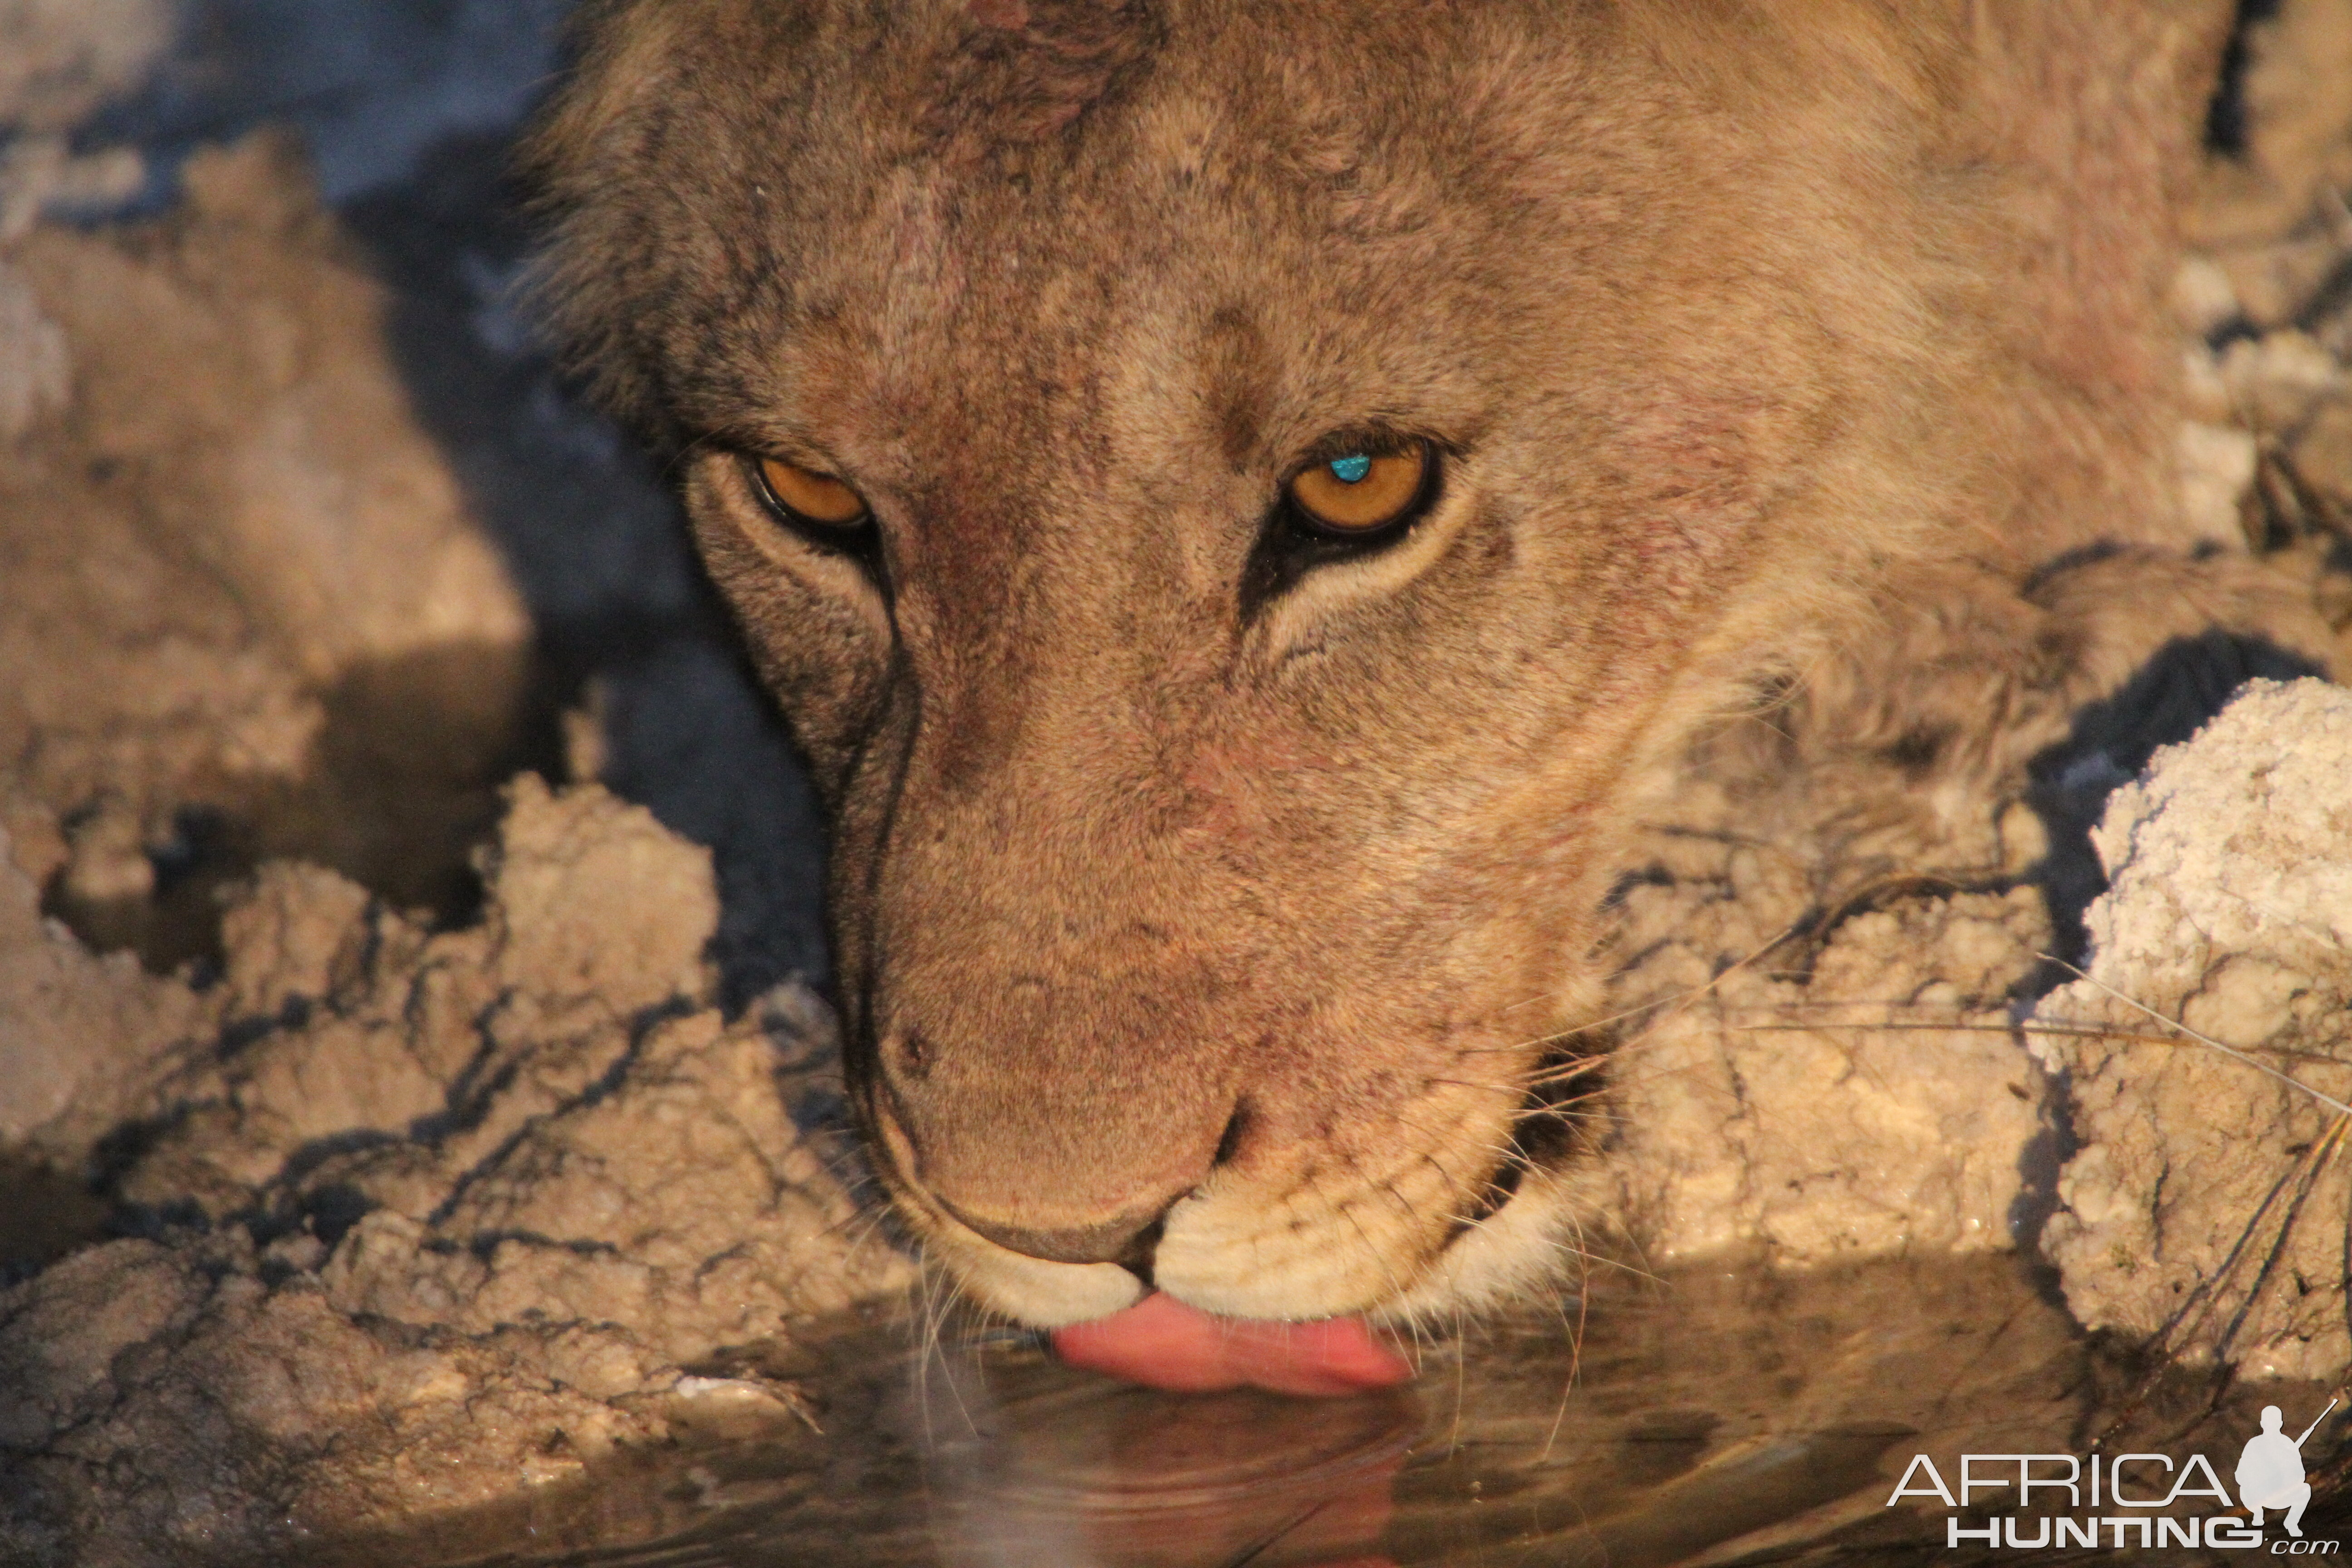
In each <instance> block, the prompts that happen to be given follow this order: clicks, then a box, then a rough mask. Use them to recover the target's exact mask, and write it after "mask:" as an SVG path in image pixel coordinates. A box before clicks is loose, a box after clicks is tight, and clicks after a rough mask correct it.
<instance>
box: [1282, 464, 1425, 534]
mask: <svg viewBox="0 0 2352 1568" xmlns="http://www.w3.org/2000/svg"><path fill="white" fill-rule="evenodd" d="M1429 462H1430V458H1429V445H1428V443H1427V442H1424V441H1415V442H1413V443H1412V445H1411V446H1409V447H1405V448H1404V449H1403V450H1402V451H1398V452H1381V453H1374V452H1349V453H1345V454H1343V455H1341V456H1339V457H1337V458H1331V459H1329V460H1328V461H1327V462H1321V463H1318V464H1316V465H1315V466H1314V467H1313V468H1308V469H1307V470H1306V471H1305V472H1303V473H1301V474H1300V475H1299V476H1298V477H1297V479H1293V480H1291V481H1290V499H1291V500H1293V501H1295V502H1297V505H1298V509H1299V510H1301V511H1303V512H1305V513H1306V514H1307V521H1310V522H1313V523H1315V524H1316V525H1317V526H1318V527H1320V528H1323V529H1325V530H1327V531H1329V532H1332V533H1339V534H1351V533H1370V532H1371V531H1374V530H1375V529H1381V528H1386V527H1387V526H1388V525H1389V524H1390V523H1392V522H1394V521H1397V520H1398V519H1399V518H1401V517H1402V516H1404V515H1405V513H1406V512H1408V511H1410V510H1412V506H1413V503H1414V502H1416V501H1418V500H1421V499H1422V493H1423V489H1425V488H1426V486H1427V482H1428V479H1429Z"/></svg>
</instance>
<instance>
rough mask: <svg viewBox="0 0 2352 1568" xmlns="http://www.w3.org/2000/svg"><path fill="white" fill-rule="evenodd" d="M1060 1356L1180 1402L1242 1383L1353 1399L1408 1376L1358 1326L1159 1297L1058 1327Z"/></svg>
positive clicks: (1401, 1362) (1404, 1366)
mask: <svg viewBox="0 0 2352 1568" xmlns="http://www.w3.org/2000/svg"><path fill="white" fill-rule="evenodd" d="M1054 1351H1055V1354H1057V1355H1059V1356H1060V1357H1061V1358H1062V1359H1063V1360H1064V1361H1066V1362H1067V1363H1070V1364H1071V1365H1072V1366H1083V1367H1087V1368H1090V1369H1091V1370H1093V1371H1096V1372H1104V1373H1109V1374H1110V1375H1111V1376H1113V1377H1123V1378H1126V1379H1127V1380H1128V1381H1129V1382H1130V1383H1140V1384H1148V1385H1149V1386H1150V1387H1153V1388H1167V1389H1173V1390H1176V1391H1177V1392H1179V1393H1183V1394H1206V1393H1208V1392H1210V1391H1211V1390H1213V1389H1219V1388H1236V1387H1239V1386H1240V1385H1241V1384H1255V1385H1256V1386H1257V1387H1259V1388H1266V1389H1272V1390H1273V1391H1274V1392H1275V1393H1276V1394H1355V1393H1358V1392H1360V1391H1361V1390H1363V1389H1367V1388H1386V1387H1388V1386H1389V1385H1390V1384H1397V1383H1402V1382H1403V1381H1404V1380H1405V1379H1407V1378H1409V1377H1411V1376H1412V1365H1411V1364H1410V1363H1407V1362H1406V1361H1405V1359H1404V1357H1402V1356H1401V1355H1399V1354H1398V1353H1397V1352H1395V1351H1393V1350H1391V1349H1390V1348H1389V1347H1388V1346H1387V1345H1385V1344H1383V1343H1381V1342H1380V1341H1379V1340H1377V1339H1375V1338H1374V1337H1373V1336H1372V1331H1371V1330H1370V1328H1368V1327H1366V1326H1365V1324H1364V1321H1363V1320H1362V1319H1361V1318H1325V1319H1322V1320H1320V1321H1316V1322H1311V1323H1280V1322H1266V1321H1261V1320H1258V1319H1254V1318H1220V1317H1215V1316H1213V1315H1212V1314H1210V1313H1207V1312H1203V1311H1202V1310H1200V1309H1199V1308H1197V1307H1188V1306H1186V1305H1184V1303H1182V1302H1181V1301H1179V1300H1175V1299H1174V1298H1173V1297H1170V1296H1165V1295H1162V1294H1160V1292H1159V1291H1157V1290H1155V1291H1153V1292H1152V1293H1151V1294H1150V1295H1149V1296H1146V1297H1145V1298H1144V1299H1143V1300H1140V1301H1138V1302H1137V1303H1136V1304H1135V1305H1134V1306H1132V1307H1129V1308H1127V1309H1126V1310H1123V1311H1118V1312H1113V1313H1112V1314H1111V1315H1110V1316H1109V1317H1108V1318H1097V1319H1096V1320H1095V1321H1093V1322H1091V1323H1076V1324H1073V1325H1072V1326H1071V1327H1069V1328H1066V1329H1055V1331H1054Z"/></svg>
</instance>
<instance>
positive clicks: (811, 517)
mask: <svg viewBox="0 0 2352 1568" xmlns="http://www.w3.org/2000/svg"><path fill="white" fill-rule="evenodd" d="M757 472H758V474H759V477H760V489H761V491H762V492H763V498H762V499H764V500H766V501H767V502H768V504H769V505H771V506H773V507H775V508H777V509H778V510H782V511H786V512H789V513H791V514H792V516H793V517H794V518H796V519H798V520H799V521H803V522H814V523H821V524H823V525H824V527H827V528H852V527H855V526H856V525H857V524H858V523H861V522H864V521H866V498H865V497H863V496H861V495H859V494H858V493H857V492H856V490H854V489H850V488H849V487H848V486H847V485H845V484H843V483H842V482H841V481H840V480H839V479H835V478H834V477H833V476H832V475H831V474H820V473H818V472H817V471H816V470H815V469H814V468H802V467H801V466H800V465H799V464H798V463H787V462H785V461H784V460H783V459H782V458H761V459H760V461H759V465H758V468H757Z"/></svg>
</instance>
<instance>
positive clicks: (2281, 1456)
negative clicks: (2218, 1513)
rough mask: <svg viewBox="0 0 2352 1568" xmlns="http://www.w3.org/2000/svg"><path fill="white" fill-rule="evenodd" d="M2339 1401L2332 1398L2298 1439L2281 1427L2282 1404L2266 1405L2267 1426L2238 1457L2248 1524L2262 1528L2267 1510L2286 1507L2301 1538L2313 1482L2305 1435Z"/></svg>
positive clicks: (2248, 1441) (2292, 1527) (2294, 1532)
mask: <svg viewBox="0 0 2352 1568" xmlns="http://www.w3.org/2000/svg"><path fill="white" fill-rule="evenodd" d="M2337 1403H2338V1401H2336V1400H2334V1399H2331V1400H2329V1401H2328V1402H2327V1410H2323V1411H2321V1412H2320V1413H2319V1419H2318V1420H2317V1421H2314V1422H2313V1423H2312V1424H2311V1425H2310V1426H2306V1427H2305V1428H2304V1429H2303V1437H2294V1438H2290V1437H2288V1436H2287V1435H2286V1434H2285V1433H2284V1432H2282V1431H2280V1430H2279V1422H2280V1421H2281V1419H2282V1417H2281V1416H2280V1415H2279V1407H2278V1406H2277V1405H2263V1429H2262V1430H2261V1431H2259V1432H2257V1433H2255V1434H2254V1435H2253V1436H2251V1437H2249V1438H2247V1439H2246V1448H2245V1452H2243V1453H2242V1454H2240V1455H2239V1456H2238V1501H2239V1502H2240V1503H2242V1504H2243V1505H2244V1507H2245V1510H2246V1512H2247V1514H2248V1515H2249V1516H2250V1517H2249V1518H2248V1520H2247V1523H2249V1524H2250V1525H2252V1526H2253V1527H2254V1528H2255V1529H2257V1530H2259V1529H2261V1528H2262V1522H2263V1510H2264V1509H2266V1508H2273V1509H2276V1508H2283V1509H2284V1510H2286V1532H2287V1533H2288V1534H2289V1535H2292V1536H2294V1537H2296V1538H2297V1539H2301V1537H2302V1535H2303V1510H2304V1505H2305V1504H2306V1503H2308V1502H2309V1501H2311V1483H2310V1482H2309V1481H2306V1480H2305V1479H2303V1441H2304V1437H2308V1436H2311V1435H2312V1433H2314V1432H2315V1431H2317V1430H2318V1429H2319V1422H2320V1421H2325V1420H2326V1419H2327V1413H2328V1411H2329V1410H2333V1409H2335V1408H2336V1404H2337Z"/></svg>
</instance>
